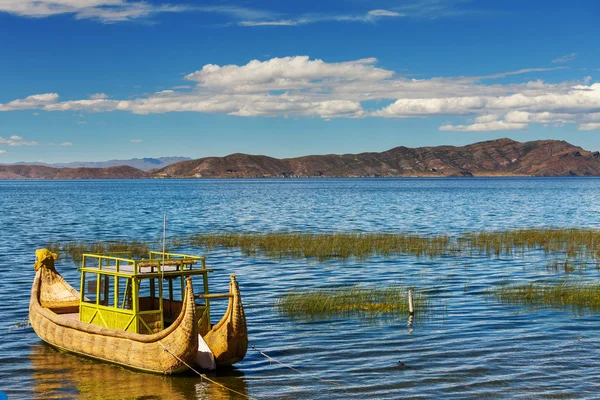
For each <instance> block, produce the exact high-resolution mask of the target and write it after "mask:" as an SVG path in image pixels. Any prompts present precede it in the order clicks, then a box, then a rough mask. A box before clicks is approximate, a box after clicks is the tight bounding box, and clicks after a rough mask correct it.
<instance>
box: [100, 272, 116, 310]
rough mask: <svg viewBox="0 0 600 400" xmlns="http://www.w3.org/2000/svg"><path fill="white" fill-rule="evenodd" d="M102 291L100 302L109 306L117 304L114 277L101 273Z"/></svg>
mask: <svg viewBox="0 0 600 400" xmlns="http://www.w3.org/2000/svg"><path fill="white" fill-rule="evenodd" d="M99 279H100V291H99V292H98V293H99V296H100V297H99V300H98V304H100V305H102V306H107V307H114V306H115V296H114V278H113V277H112V276H110V275H100V276H99Z"/></svg>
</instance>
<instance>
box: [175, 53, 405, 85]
mask: <svg viewBox="0 0 600 400" xmlns="http://www.w3.org/2000/svg"><path fill="white" fill-rule="evenodd" d="M376 61H377V60H376V59H375V58H365V59H360V60H355V61H348V62H340V63H326V62H324V61H322V60H318V59H317V60H310V59H309V58H308V56H296V57H283V58H272V59H270V60H268V61H259V60H252V61H250V62H249V63H248V64H246V65H243V66H237V65H225V66H222V67H221V66H219V65H214V64H207V65H205V66H204V67H203V68H202V69H201V70H198V71H196V72H192V73H191V74H189V75H186V77H185V79H188V80H191V81H195V82H198V83H199V84H200V85H202V86H203V87H207V88H228V89H231V90H235V91H238V92H252V91H264V90H265V89H266V88H268V89H270V90H277V89H297V88H303V87H309V86H313V85H314V83H315V82H314V81H315V80H319V81H322V80H327V79H334V80H346V81H347V80H360V81H365V80H367V81H368V80H372V81H377V80H382V79H386V78H390V77H391V76H392V75H394V72H393V71H387V70H384V69H381V68H376V67H374V66H373V64H375V62H376Z"/></svg>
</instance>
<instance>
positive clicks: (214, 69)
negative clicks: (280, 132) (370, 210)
mask: <svg viewBox="0 0 600 400" xmlns="http://www.w3.org/2000/svg"><path fill="white" fill-rule="evenodd" d="M0 1H1V0H0ZM376 64H377V60H376V59H375V58H364V59H359V60H352V61H342V62H326V61H323V60H319V59H312V60H311V59H310V58H309V57H307V56H295V57H282V58H272V59H269V60H266V61H260V60H252V61H250V62H248V63H247V64H244V65H215V64H206V65H204V66H203V67H202V68H201V69H199V70H197V71H195V72H192V73H190V74H188V75H186V77H185V79H187V80H188V81H191V82H193V83H195V87H193V88H189V89H187V88H186V89H187V90H162V91H158V92H155V93H152V94H147V95H141V96H139V97H137V98H133V99H122V100H120V99H108V98H106V96H95V97H97V98H93V99H72V100H66V101H59V97H58V95H57V94H55V93H49V94H39V95H33V96H29V97H26V98H25V99H20V100H14V101H11V102H8V103H6V104H0V111H13V110H22V109H39V110H45V111H75V112H78V111H81V112H83V111H86V112H111V111H128V112H132V113H136V114H153V113H167V112H200V113H213V114H229V115H236V116H245V117H247V116H269V117H271V116H292V117H302V116H304V117H320V118H323V119H332V118H363V117H379V118H427V117H432V116H459V117H460V116H462V117H464V118H465V119H466V121H465V122H463V123H458V124H456V125H444V126H443V127H442V128H441V129H443V130H463V131H475V130H515V129H526V128H527V127H528V126H529V124H537V123H539V124H548V125H550V126H551V125H553V124H559V125H561V124H577V125H578V126H579V129H582V130H583V129H595V128H593V127H594V126H595V125H593V124H595V123H600V83H593V82H592V81H591V80H590V79H588V78H586V79H584V80H583V81H579V82H572V81H563V82H558V83H547V82H544V81H542V80H540V79H535V80H530V81H528V82H524V83H516V84H512V83H507V84H499V83H496V82H494V81H491V82H490V80H493V79H494V78H500V77H506V76H511V75H516V74H534V73H537V74H539V73H542V72H545V71H547V70H548V69H546V68H527V69H520V70H517V71H508V72H500V73H498V74H493V75H487V76H478V77H477V76H475V77H464V76H459V77H434V78H429V79H408V78H406V77H402V76H398V75H397V74H396V73H395V72H394V71H392V70H388V69H384V68H380V67H378V66H377V65H376ZM367 101H385V104H387V105H385V106H382V107H380V108H372V106H371V107H370V108H369V109H368V110H365V109H364V108H363V105H364V103H365V102H367ZM375 104H376V103H375ZM473 120H474V123H472V124H470V125H469V122H470V121H473Z"/></svg>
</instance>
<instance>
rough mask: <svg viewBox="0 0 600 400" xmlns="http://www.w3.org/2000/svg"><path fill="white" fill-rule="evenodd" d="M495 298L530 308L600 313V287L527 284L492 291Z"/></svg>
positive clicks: (571, 284) (571, 282)
mask: <svg viewBox="0 0 600 400" xmlns="http://www.w3.org/2000/svg"><path fill="white" fill-rule="evenodd" d="M490 293H491V294H492V295H493V296H494V297H496V298H497V299H498V300H500V301H501V302H504V303H512V304H521V305H530V306H562V307H570V308H573V309H574V310H577V311H584V310H589V311H594V312H597V311H600V285H598V284H597V283H582V282H573V281H567V280H564V281H560V282H557V283H550V282H546V283H527V284H519V285H506V286H501V287H499V288H495V289H492V290H491V292H490Z"/></svg>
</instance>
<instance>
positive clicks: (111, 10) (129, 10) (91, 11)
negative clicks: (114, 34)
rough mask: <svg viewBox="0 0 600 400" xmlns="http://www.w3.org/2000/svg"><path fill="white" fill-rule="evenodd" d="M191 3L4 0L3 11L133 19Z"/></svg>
mask: <svg viewBox="0 0 600 400" xmlns="http://www.w3.org/2000/svg"><path fill="white" fill-rule="evenodd" d="M187 9H188V7H184V6H172V5H168V4H166V5H161V4H151V3H148V2H145V1H129V0H0V12H6V13H9V14H14V15H18V16H21V17H30V18H44V17H50V16H53V15H61V14H71V15H73V16H74V17H75V18H76V19H95V20H98V21H101V22H105V23H113V22H123V21H131V20H134V19H137V18H144V17H149V16H151V15H152V14H156V13H165V12H182V11H185V10H187Z"/></svg>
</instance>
